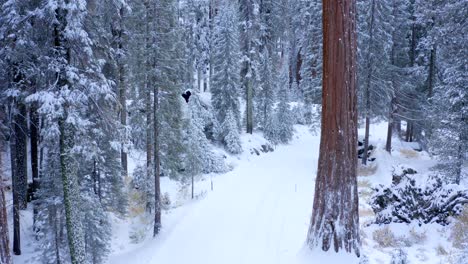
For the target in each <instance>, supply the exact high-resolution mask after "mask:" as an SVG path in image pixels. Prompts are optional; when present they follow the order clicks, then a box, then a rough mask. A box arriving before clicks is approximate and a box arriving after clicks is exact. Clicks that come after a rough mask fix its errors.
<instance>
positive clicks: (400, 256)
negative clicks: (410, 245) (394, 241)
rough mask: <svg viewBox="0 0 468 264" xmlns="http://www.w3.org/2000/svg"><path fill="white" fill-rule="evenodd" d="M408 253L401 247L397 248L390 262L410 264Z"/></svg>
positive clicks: (391, 263)
mask: <svg viewBox="0 0 468 264" xmlns="http://www.w3.org/2000/svg"><path fill="white" fill-rule="evenodd" d="M409 263H410V262H409V260H408V254H407V253H406V252H405V251H404V250H403V249H401V248H397V249H395V251H393V252H392V259H391V260H390V264H409Z"/></svg>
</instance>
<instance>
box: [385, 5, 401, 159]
mask: <svg viewBox="0 0 468 264" xmlns="http://www.w3.org/2000/svg"><path fill="white" fill-rule="evenodd" d="M397 8H398V3H397V2H396V0H393V1H392V16H394V17H396V16H397ZM396 38H397V37H396V33H395V29H393V31H392V42H393V44H392V50H391V53H390V64H391V65H393V66H395V67H396V63H395V54H396V49H397V46H396ZM390 78H391V85H392V90H391V92H392V98H391V99H390V111H389V115H388V128H387V142H386V144H385V150H386V151H387V152H388V153H390V154H392V137H393V128H394V127H395V114H396V110H397V98H396V94H397V84H396V76H395V70H393V71H392V72H391V77H390Z"/></svg>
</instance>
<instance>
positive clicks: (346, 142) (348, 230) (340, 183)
mask: <svg viewBox="0 0 468 264" xmlns="http://www.w3.org/2000/svg"><path fill="white" fill-rule="evenodd" d="M355 10H356V7H355V1H354V0H324V1H323V95H322V130H321V141H320V156H319V163H318V173H317V178H316V182H315V197H314V203H313V211H312V218H311V223H310V227H309V232H308V236H307V242H308V245H309V247H310V248H320V249H322V250H323V251H328V250H330V249H333V250H334V251H336V252H338V251H342V250H344V251H346V252H354V253H355V254H356V255H357V256H359V255H360V238H359V215H358V192H357V180H356V174H357V156H356V153H357V152H356V145H357V144H356V142H357V109H356V103H357V96H356V31H355V29H356V24H355Z"/></svg>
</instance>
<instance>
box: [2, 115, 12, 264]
mask: <svg viewBox="0 0 468 264" xmlns="http://www.w3.org/2000/svg"><path fill="white" fill-rule="evenodd" d="M2 110H3V109H2ZM1 117H2V118H3V116H1ZM2 154H3V141H2V142H0V168H3V163H2ZM2 173H3V170H2V169H0V263H4V264H11V263H12V261H11V256H10V238H9V234H8V215H7V210H6V199H5V188H6V186H5V184H4V182H3V175H2Z"/></svg>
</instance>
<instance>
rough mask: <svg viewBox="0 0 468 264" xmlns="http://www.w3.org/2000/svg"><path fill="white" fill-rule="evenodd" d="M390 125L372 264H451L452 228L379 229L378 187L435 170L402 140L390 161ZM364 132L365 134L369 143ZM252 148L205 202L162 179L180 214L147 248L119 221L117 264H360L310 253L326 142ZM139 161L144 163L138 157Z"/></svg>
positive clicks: (206, 181)
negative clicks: (405, 263) (398, 172)
mask: <svg viewBox="0 0 468 264" xmlns="http://www.w3.org/2000/svg"><path fill="white" fill-rule="evenodd" d="M386 125H387V124H386V123H381V124H378V125H373V126H371V131H370V134H371V142H370V143H371V144H373V145H374V146H376V149H375V150H374V152H373V154H372V157H375V158H376V161H374V162H372V163H371V164H370V165H368V166H367V167H364V168H362V167H361V168H360V175H361V176H359V178H358V183H359V191H360V217H361V230H362V232H361V233H362V242H363V249H362V251H363V253H364V255H366V256H367V257H368V259H369V263H384V264H386V263H390V259H391V257H390V255H391V253H392V252H393V251H394V250H395V248H400V247H402V248H404V250H405V251H406V252H407V253H408V257H409V260H410V263H427V264H431V263H434V264H439V263H451V262H449V261H450V260H451V258H452V256H453V255H454V254H455V253H456V249H455V248H454V247H453V246H452V244H451V242H450V238H449V237H450V232H451V226H447V227H442V226H440V225H435V224H434V225H423V226H421V227H420V226H417V225H407V224H390V225H388V227H385V226H377V225H369V224H370V222H371V220H372V218H373V213H372V210H371V209H370V207H369V205H368V203H367V201H368V199H369V197H370V195H371V191H372V190H371V187H372V186H374V185H376V184H389V183H390V182H391V172H392V168H393V166H395V165H397V164H405V165H408V166H410V167H412V168H414V169H416V170H417V171H418V173H424V172H427V171H428V169H429V168H430V167H431V166H432V165H434V161H433V160H432V159H431V158H430V157H429V155H428V154H427V153H426V152H417V151H414V150H413V149H412V148H413V147H414V145H412V144H409V143H405V142H402V141H400V140H398V139H397V138H394V150H393V152H392V155H390V154H388V153H387V152H385V150H384V145H385V137H386V129H387V127H386ZM362 132H363V131H362V130H361V129H360V130H359V134H360V135H362V134H363V133H362ZM242 140H243V148H244V153H243V154H242V155H239V156H228V157H227V161H228V163H229V165H230V166H231V167H232V168H233V170H232V171H230V172H228V173H226V174H222V175H204V176H203V177H200V178H199V179H198V181H197V182H196V185H195V190H196V194H197V199H195V200H190V198H189V196H188V194H187V190H185V191H184V188H181V187H180V185H178V184H177V183H176V182H174V181H171V180H169V179H167V178H163V179H162V187H161V191H162V193H167V194H168V196H169V197H170V200H171V202H172V207H171V209H168V210H166V211H165V212H164V215H163V228H162V230H161V234H160V235H159V236H158V237H157V238H152V237H151V229H148V231H147V232H148V235H147V236H146V238H145V239H144V240H143V241H141V242H140V243H132V241H131V239H130V238H129V236H130V233H131V232H132V225H133V222H134V220H135V219H121V218H118V217H113V218H112V220H113V224H114V228H113V241H112V253H111V255H110V257H109V259H108V263H109V264H128V263H134V264H145V263H148V264H149V263H160V264H186V263H192V264H221V263H222V264H231V263H232V264H261V263H268V264H272V263H284V264H294V263H301V264H302V263H326V262H328V263H330V264H334V263H337V264H341V263H347V264H351V263H352V259H353V258H350V257H349V256H346V255H341V256H339V257H341V259H340V260H336V261H333V260H331V259H329V257H330V254H329V253H327V254H325V255H326V256H325V257H324V260H319V259H318V258H319V257H323V256H318V255H319V254H310V253H309V252H308V251H307V250H304V241H305V236H306V233H307V229H308V224H309V218H310V215H311V210H312V201H313V195H314V180H315V175H316V167H317V159H318V149H319V142H320V138H319V135H317V134H315V133H311V132H310V130H309V129H308V128H307V127H304V126H296V134H295V136H294V140H293V142H292V143H290V144H289V145H281V146H277V147H275V150H274V151H273V152H268V153H263V152H260V155H257V153H256V152H255V151H253V150H252V149H253V148H256V149H259V148H261V145H262V144H264V143H265V141H264V139H263V138H262V137H261V136H260V135H259V134H254V135H243V139H242ZM133 160H134V162H144V160H143V159H139V158H138V157H137V156H135V155H134V159H133ZM131 168H134V164H133V165H132V166H131ZM211 183H213V190H211ZM23 224H25V223H23ZM27 225H28V223H26V224H25V226H23V227H22V230H25V229H28V228H29V227H30V225H31V223H29V226H27ZM25 231H26V233H25V234H26V236H31V232H29V231H27V230H25ZM382 239H383V240H384V242H388V244H385V243H383V242H382ZM26 240H28V238H27V237H26ZM29 240H32V239H29ZM401 241H404V242H405V243H401ZM25 246H26V247H29V248H30V249H28V250H26V252H28V254H27V255H26V256H22V257H15V263H36V262H35V261H32V260H31V256H34V252H33V251H34V250H33V249H31V248H33V243H32V242H27V243H26V244H25ZM311 259H313V260H311ZM325 261H326V262H325ZM458 264H461V263H458Z"/></svg>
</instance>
